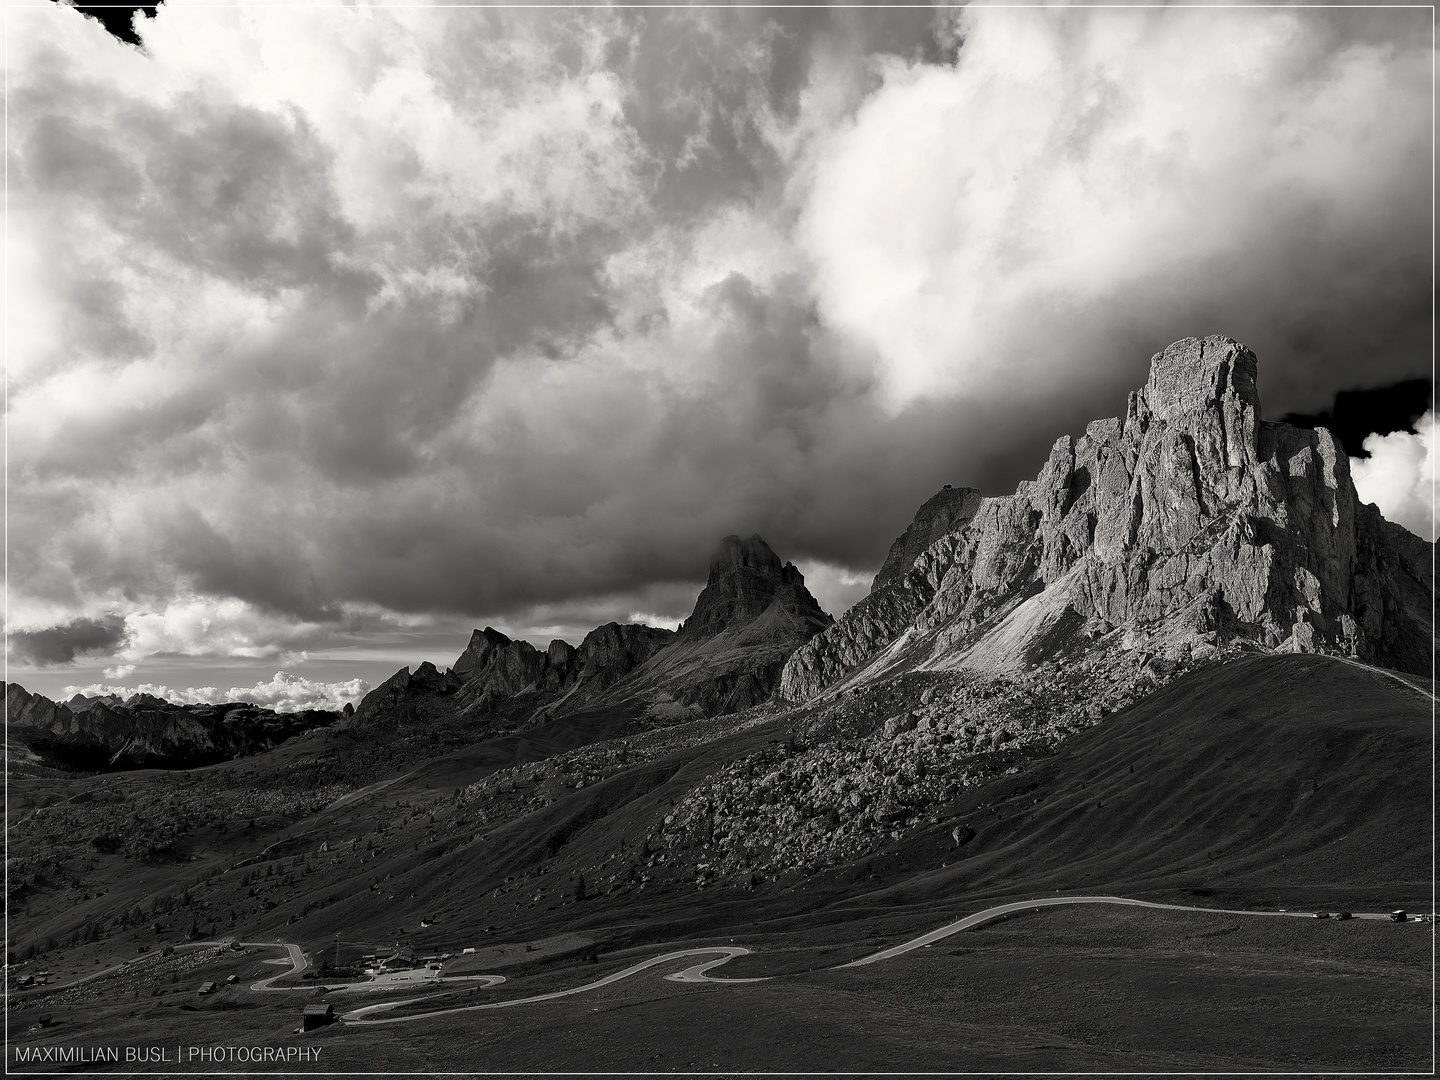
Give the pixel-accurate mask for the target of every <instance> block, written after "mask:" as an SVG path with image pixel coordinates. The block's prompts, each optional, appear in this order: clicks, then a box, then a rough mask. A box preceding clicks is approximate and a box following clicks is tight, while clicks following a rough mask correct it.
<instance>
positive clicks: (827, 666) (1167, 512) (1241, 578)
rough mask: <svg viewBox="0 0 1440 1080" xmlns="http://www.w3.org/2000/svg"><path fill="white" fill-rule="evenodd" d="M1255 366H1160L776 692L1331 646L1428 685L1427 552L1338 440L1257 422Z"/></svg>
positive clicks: (818, 643) (1201, 347) (883, 594)
mask: <svg viewBox="0 0 1440 1080" xmlns="http://www.w3.org/2000/svg"><path fill="white" fill-rule="evenodd" d="M1256 370H1257V361H1256V358H1255V355H1254V353H1253V352H1251V351H1250V350H1249V349H1248V348H1246V347H1245V346H1244V345H1241V344H1240V343H1238V342H1236V341H1235V340H1233V339H1232V338H1227V337H1208V338H1186V339H1184V340H1182V341H1178V342H1176V343H1174V344H1173V345H1171V346H1169V347H1168V348H1166V349H1165V350H1163V351H1162V352H1160V353H1158V354H1156V355H1155V356H1154V357H1153V358H1152V360H1151V368H1150V375H1149V378H1148V380H1147V382H1146V384H1145V386H1144V387H1143V388H1142V389H1140V390H1137V391H1133V392H1132V393H1131V394H1130V395H1129V399H1128V401H1127V405H1126V412H1125V415H1124V416H1123V417H1118V418H1112V419H1108V420H1096V421H1094V422H1093V423H1091V424H1090V425H1089V426H1088V427H1087V429H1086V432H1085V434H1084V435H1083V436H1081V437H1080V438H1079V439H1078V440H1072V439H1071V438H1070V437H1069V436H1062V437H1061V438H1060V439H1059V440H1057V441H1056V443H1055V445H1054V447H1053V448H1052V450H1051V453H1050V457H1049V460H1048V461H1047V462H1046V463H1045V466H1044V467H1043V468H1042V469H1041V471H1040V473H1039V475H1038V476H1037V477H1036V479H1035V480H1033V481H1025V482H1022V483H1021V484H1020V485H1019V487H1018V488H1017V489H1016V492H1015V494H1013V495H1009V496H1004V497H1000V498H987V499H983V500H980V501H979V503H978V505H976V506H975V507H974V508H973V509H970V508H968V507H967V513H968V516H961V517H957V519H956V524H955V525H954V526H953V527H952V528H951V529H950V530H949V531H947V532H945V533H944V534H943V535H941V536H940V537H939V538H938V539H936V540H934V541H933V542H932V543H931V544H930V545H929V546H928V547H927V548H926V549H925V550H924V551H923V552H922V553H921V554H920V555H919V556H918V557H917V558H915V559H914V561H913V562H912V563H911V565H910V566H909V567H908V568H907V569H906V570H905V571H904V572H903V573H899V574H894V573H891V574H889V575H887V574H885V573H884V572H882V574H881V575H878V576H877V578H876V586H875V588H874V589H873V590H872V591H871V593H870V594H869V595H868V596H867V597H866V598H865V599H863V600H862V601H860V603H858V604H856V605H855V606H854V607H853V608H851V610H850V611H849V612H847V613H846V615H845V616H844V617H843V618H842V619H841V620H840V621H839V622H837V623H836V624H835V625H834V626H832V627H830V628H828V629H827V630H826V631H824V632H823V633H822V634H819V635H817V636H816V637H815V638H814V639H812V640H811V641H809V642H807V643H806V644H805V645H803V646H802V647H801V648H799V649H798V650H796V652H795V654H794V655H793V656H792V657H791V658H790V660H789V662H788V663H787V664H786V667H785V670H784V673H783V675H782V678H781V694H782V695H783V696H784V697H785V698H786V699H787V700H789V701H792V702H799V701H806V700H809V699H811V698H814V697H816V696H817V695H819V694H821V693H823V692H826V691H828V690H830V689H831V688H835V687H838V686H841V685H851V684H853V683H855V682H856V681H857V680H859V681H861V682H864V681H869V680H874V679H878V678H881V677H884V676H888V675H893V674H895V673H896V672H899V671H903V670H944V669H965V670H973V671H977V672H986V673H997V672H1003V671H1006V670H1011V671H1014V670H1024V669H1025V668H1027V667H1030V666H1033V665H1034V664H1036V663H1040V662H1042V661H1044V660H1046V659H1051V660H1063V659H1065V658H1067V657H1069V658H1072V659H1073V658H1075V657H1077V656H1079V655H1081V654H1086V653H1094V652H1096V651H1097V650H1107V649H1108V650H1111V651H1124V652H1137V655H1139V656H1141V657H1142V658H1143V657H1148V656H1150V655H1163V656H1164V657H1166V658H1167V659H1168V660H1170V661H1178V662H1189V661H1191V660H1197V661H1198V660H1200V659H1203V658H1205V657H1206V656H1213V655H1215V654H1216V652H1217V651H1218V650H1220V649H1227V648H1230V649H1233V648H1236V647H1251V648H1258V649H1263V650H1273V651H1280V652H1316V651H1324V652H1331V653H1336V654H1340V655H1346V656H1354V657H1356V658H1358V659H1360V660H1362V661H1365V662H1367V663H1372V664H1378V665H1382V666H1388V667H1394V668H1398V669H1400V670H1403V671H1410V672H1416V673H1422V674H1428V673H1430V671H1431V670H1432V665H1433V663H1434V656H1435V639H1434V626H1433V620H1432V617H1431V611H1430V596H1431V592H1432V586H1433V573H1432V570H1431V566H1432V554H1433V545H1432V544H1429V543H1427V542H1425V541H1423V540H1421V539H1419V538H1418V537H1416V536H1414V535H1413V534H1411V533H1409V532H1407V531H1406V530H1405V529H1403V528H1401V527H1400V526H1398V525H1395V524H1392V523H1391V522H1388V521H1386V520H1385V519H1384V518H1382V517H1381V516H1380V513H1379V511H1378V510H1377V509H1376V508H1375V507H1374V506H1370V505H1367V504H1364V503H1361V502H1360V501H1359V499H1358V498H1357V496H1356V494H1355V488H1354V484H1353V483H1352V482H1351V479H1350V472H1349V461H1348V459H1347V457H1346V455H1345V452H1344V449H1343V447H1341V446H1340V445H1339V443H1338V442H1337V440H1336V439H1335V437H1334V436H1333V435H1331V433H1330V432H1329V431H1327V430H1325V429H1323V428H1316V429H1313V430H1306V429H1300V428H1295V427H1291V426H1289V425H1287V424H1277V423H1268V422H1266V421H1264V420H1263V419H1262V418H1261V413H1260V399H1259V394H1258V392H1257V390H1256V382H1255V379H1256ZM942 494H946V493H942ZM937 498H938V496H937ZM952 498H953V497H952ZM934 501H935V500H932V502H934ZM926 505H927V506H930V504H929V503H927V504H926ZM898 543H899V541H897V544H898ZM893 552H894V549H892V554H893Z"/></svg>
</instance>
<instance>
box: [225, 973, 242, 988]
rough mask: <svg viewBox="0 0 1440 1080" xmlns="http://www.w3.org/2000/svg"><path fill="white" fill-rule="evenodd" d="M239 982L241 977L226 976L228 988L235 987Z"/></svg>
mask: <svg viewBox="0 0 1440 1080" xmlns="http://www.w3.org/2000/svg"><path fill="white" fill-rule="evenodd" d="M239 981H240V976H239V975H226V976H225V983H226V985H228V986H234V985H235V984H236V983H237V982H239Z"/></svg>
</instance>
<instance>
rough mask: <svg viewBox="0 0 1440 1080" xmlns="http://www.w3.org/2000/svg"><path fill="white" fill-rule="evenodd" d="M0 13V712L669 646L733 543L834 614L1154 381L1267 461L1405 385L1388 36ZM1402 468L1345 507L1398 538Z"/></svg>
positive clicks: (1226, 20) (1409, 116) (1422, 323)
mask: <svg viewBox="0 0 1440 1080" xmlns="http://www.w3.org/2000/svg"><path fill="white" fill-rule="evenodd" d="M5 17H6V19H7V27H8V63H9V67H8V98H7V108H8V118H9V129H8V144H7V183H8V200H9V201H8V210H9V214H8V225H7V227H8V237H7V241H8V242H7V245H6V274H7V278H6V280H7V287H8V293H7V308H6V334H7V375H8V414H7V429H6V438H7V537H6V554H7V586H8V588H7V597H6V599H7V608H6V630H7V635H8V650H7V665H8V667H7V671H8V674H7V677H8V678H9V679H10V680H13V681H16V682H19V683H21V684H22V685H24V686H26V687H27V688H28V689H31V690H35V691H39V692H42V693H47V694H50V695H52V696H54V695H60V694H66V695H68V693H71V692H74V691H75V690H76V689H84V690H85V692H97V690H98V688H100V687H117V688H121V690H120V692H122V693H123V692H129V691H132V690H136V689H141V688H146V689H148V690H149V691H150V692H158V693H164V694H168V695H170V696H172V697H174V698H175V699H176V700H208V699H211V698H215V697H224V698H245V699H247V700H255V701H260V702H269V703H273V704H276V705H277V706H279V707H283V708H299V707H306V706H312V705H318V706H322V707H323V706H326V705H329V706H331V707H333V706H335V705H338V704H339V703H340V702H342V701H347V700H350V701H353V700H355V699H356V698H357V697H358V696H359V695H360V694H362V693H363V692H364V689H365V688H367V687H369V686H373V685H375V684H377V683H379V682H380V681H383V680H384V679H385V678H387V677H388V676H389V675H390V674H392V673H393V672H394V671H395V670H397V669H398V668H399V667H401V666H404V665H411V666H413V665H415V664H418V663H419V662H420V661H422V660H430V661H432V662H435V663H437V664H439V665H445V664H448V663H451V662H453V661H454V659H455V658H456V657H457V656H458V655H459V653H460V651H461V650H462V649H463V647H464V645H465V642H466V640H467V639H468V636H469V632H470V630H471V628H473V627H479V626H485V625H493V626H495V627H497V628H499V629H501V630H502V631H504V632H506V633H508V634H510V635H512V636H515V637H524V638H527V639H529V640H531V641H532V642H535V643H536V644H538V645H541V646H543V645H544V644H545V643H546V642H547V641H548V640H550V639H551V638H554V637H562V638H566V639H567V640H569V641H571V642H572V643H577V642H578V641H579V640H580V638H581V637H583V635H584V634H585V633H586V632H587V631H588V630H589V629H591V628H593V627H594V626H596V625H599V624H601V623H604V622H608V621H610V620H612V619H613V620H618V621H622V622H624V621H641V622H649V623H652V624H656V625H668V626H674V625H675V624H676V623H677V622H678V621H679V620H681V619H683V618H684V617H685V616H686V615H687V614H688V612H689V610H690V607H691V605H692V604H693V602H694V598H695V595H696V593H697V592H698V590H699V588H700V586H701V585H702V584H703V583H704V578H705V573H706V568H707V564H708V558H709V554H710V552H711V550H712V549H713V548H714V546H715V544H716V543H717V541H718V540H719V539H720V538H721V537H722V536H725V535H727V534H730V533H738V534H741V535H749V534H751V533H757V532H758V533H759V534H760V535H762V536H763V537H765V539H766V540H767V541H769V543H770V544H771V545H772V546H773V547H774V548H775V550H776V551H777V552H778V553H779V554H780V556H781V557H782V558H784V559H787V560H791V561H793V562H795V563H796V564H797V565H798V566H799V567H800V568H801V570H802V571H803V572H804V573H805V575H806V580H807V582H808V583H809V584H810V586H811V588H812V590H813V591H814V592H815V593H816V595H817V597H818V598H819V599H820V601H821V603H822V604H823V605H824V606H825V607H826V608H827V610H829V611H831V612H832V613H834V614H837V615H838V614H840V613H841V612H842V611H843V610H844V609H845V608H846V607H848V606H849V605H850V604H851V603H853V602H854V601H855V600H857V599H859V598H860V597H861V596H862V595H864V593H865V591H866V589H867V587H868V583H869V580H870V578H871V577H872V576H873V574H874V572H875V570H876V568H877V567H878V566H879V564H880V562H881V560H882V559H883V556H884V554H885V551H886V548H887V547H888V545H889V543H890V541H891V540H892V539H893V538H894V537H895V536H896V535H897V534H898V533H899V532H900V531H901V530H902V529H903V528H904V526H905V524H906V523H907V522H908V521H909V519H910V516H911V514H912V513H913V512H914V510H915V508H916V507H917V506H918V505H919V504H920V503H921V502H923V501H924V500H925V499H926V498H927V497H928V496H929V495H931V494H933V493H934V492H935V491H936V490H938V489H939V488H940V487H941V486H942V485H943V484H947V483H950V484H956V485H962V484H963V485H969V486H973V487H977V488H980V489H981V490H982V491H983V492H985V493H986V494H990V495H998V494H1006V493H1008V492H1010V491H1012V490H1013V489H1014V486H1015V484H1016V482H1017V481H1019V480H1021V479H1023V478H1026V477H1031V476H1033V475H1034V474H1035V473H1036V471H1037V470H1038V468H1039V466H1040V464H1041V463H1042V462H1043V459H1044V456H1045V453H1046V450H1047V449H1048V447H1049V446H1050V445H1051V444H1052V443H1053V441H1054V440H1055V438H1056V437H1058V436H1059V435H1061V434H1064V433H1066V432H1070V433H1072V434H1078V433H1079V432H1080V431H1081V430H1083V426H1084V424H1085V423H1086V422H1087V421H1089V420H1091V419H1094V418H1098V417H1103V416H1113V415H1116V414H1117V413H1119V412H1120V411H1121V410H1123V406H1124V395H1125V392H1126V391H1127V390H1129V389H1131V388H1133V387H1136V386H1139V385H1140V384H1141V383H1142V382H1143V381H1144V378H1145V373H1146V370H1147V365H1148V360H1149V357H1150V356H1151V355H1152V354H1153V353H1155V352H1157V351H1159V350H1160V349H1162V348H1163V347H1164V346H1165V345H1167V344H1168V343H1170V342H1172V341H1175V340H1177V339H1179V338H1181V337H1185V336H1187V335H1191V334H1210V333H1224V334H1229V335H1231V336H1233V337H1236V338H1238V339H1239V340H1241V341H1243V342H1245V343H1246V344H1248V345H1250V346H1251V347H1252V348H1253V349H1254V350H1255V351H1256V353H1257V355H1258V356H1259V358H1260V389H1261V394H1262V398H1263V401H1264V406H1265V412H1266V414H1267V415H1270V416H1279V415H1282V414H1285V413H1288V412H1312V413H1313V412H1317V411H1320V410H1322V409H1324V408H1325V407H1327V406H1328V405H1329V403H1330V402H1331V401H1332V400H1333V399H1334V396H1335V394H1336V393H1337V392H1338V391H1340V390H1347V389H1363V388H1368V387H1379V386H1386V385H1389V384H1392V383H1395V382H1397V381H1399V380H1402V379H1406V378H1412V377H1415V376H1425V377H1428V376H1430V374H1431V340H1432V338H1431V330H1432V306H1431V305H1432V288H1431V286H1432V281H1431V250H1430V237H1431V235H1432V228H1431V221H1432V212H1431V205H1432V203H1431V160H1432V156H1431V131H1432V112H1431V109H1432V105H1431V70H1432V52H1431V13H1430V11H1429V9H1428V8H1413V9H1394V8H1389V9H1380V8H1377V9H1373V10H1338V9H1332V10H1318V9H1300V8H1294V9H1260V8H1244V9H1234V8H1231V9H1211V10H1194V9H1185V8H1168V9H1155V8H1149V9H1134V10H1102V9H1090V10H1086V9H1082V8H1074V7H1061V8H1052V9H1033V8H1032V9H1023V8H1007V7H999V6H996V7H987V6H978V5H977V6H971V7H969V8H966V9H960V8H947V7H940V6H937V7H927V8H917V9H898V8H888V9H884V10H874V9H853V8H844V7H839V6H835V7H826V8H811V9H805V10H796V9H780V8H773V9H765V8H748V9H740V8H722V9H696V8H689V9H677V8H645V9H639V8H617V9H609V10H570V11H558V10H538V9H533V8H515V7H508V8H507V7H498V6H490V7H485V6H477V7H471V8H446V9H439V8H422V7H416V6H411V5H401V6H391V7H380V6H374V5H368V4H364V3H350V4H339V3H335V4H330V5H326V4H324V3H315V4H309V5H307V6H305V7H298V6H287V5H283V4H282V5H266V6H263V7H262V6H259V5H254V6H238V7H206V6H204V5H203V4H200V3H190V2H185V0H171V2H169V3H165V4H162V5H160V6H159V8H158V10H157V12H156V15H155V16H154V17H153V18H149V17H146V16H145V15H143V14H142V15H139V16H137V18H136V21H135V25H134V32H135V36H136V37H137V38H138V40H139V42H140V45H139V47H136V46H133V45H130V44H126V43H124V42H122V41H119V40H117V39H116V38H115V37H113V36H111V35H110V34H108V33H107V32H106V31H105V29H104V28H103V27H102V26H101V25H100V23H99V22H98V21H96V20H95V19H93V18H88V17H86V16H85V15H83V14H82V13H80V12H79V11H78V10H75V9H73V8H69V7H64V6H59V5H50V6H40V7H25V6H18V5H15V6H9V7H7V8H6V11H5ZM1401 427H1402V428H1403V427H1404V425H1401ZM1434 432H1435V425H1434V420H1433V415H1432V416H1429V417H1426V418H1424V419H1422V420H1421V422H1420V423H1419V424H1418V425H1417V426H1415V427H1414V428H1411V429H1408V430H1397V431H1394V432H1392V431H1381V432H1376V433H1375V437H1374V445H1373V449H1372V447H1371V444H1370V442H1367V443H1366V449H1367V450H1369V451H1370V456H1369V457H1368V458H1365V459H1362V460H1361V462H1360V465H1359V467H1357V480H1358V481H1359V482H1360V483H1361V492H1362V496H1365V497H1367V498H1370V499H1372V500H1373V501H1376V502H1377V503H1378V504H1379V505H1380V506H1381V508H1382V511H1384V512H1385V513H1387V515H1389V516H1391V517H1392V519H1394V520H1398V521H1401V523H1402V524H1406V525H1407V527H1411V528H1413V529H1415V530H1416V531H1420V532H1425V533H1426V534H1427V535H1429V536H1433V535H1434V515H1433V507H1432V506H1431V503H1430V499H1429V491H1430V486H1431V478H1432V477H1433V469H1432V466H1431V457H1430V454H1431V450H1432V445H1433V441H1434Z"/></svg>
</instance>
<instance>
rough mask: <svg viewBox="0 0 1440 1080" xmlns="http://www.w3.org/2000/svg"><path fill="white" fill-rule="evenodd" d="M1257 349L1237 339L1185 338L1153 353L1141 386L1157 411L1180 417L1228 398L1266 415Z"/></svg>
mask: <svg viewBox="0 0 1440 1080" xmlns="http://www.w3.org/2000/svg"><path fill="white" fill-rule="evenodd" d="M1256 368H1257V362H1256V360H1255V354H1254V353H1253V352H1251V351H1250V350H1249V349H1248V348H1246V347H1245V346H1244V345H1241V344H1240V343H1239V342H1238V341H1236V340H1235V339H1234V338H1228V337H1221V336H1219V335H1212V336H1210V337H1204V338H1196V337H1188V338H1182V339H1181V340H1180V341H1177V342H1175V343H1174V344H1172V345H1168V346H1166V348H1164V349H1163V350H1161V351H1160V352H1158V353H1156V354H1155V355H1154V356H1153V357H1151V358H1150V377H1149V379H1147V380H1146V382H1145V389H1144V390H1143V391H1141V393H1143V394H1144V397H1145V403H1146V405H1147V406H1149V410H1150V412H1151V414H1152V415H1154V416H1155V417H1156V419H1159V420H1174V419H1177V418H1178V417H1181V416H1184V415H1186V414H1189V413H1195V412H1200V411H1203V410H1206V409H1213V408H1215V407H1217V406H1219V405H1220V404H1221V403H1222V402H1223V401H1224V400H1225V399H1226V398H1231V399H1233V400H1234V401H1236V402H1237V403H1239V404H1243V405H1248V406H1250V407H1251V408H1252V409H1254V410H1255V415H1256V418H1257V419H1258V418H1259V415H1260V393H1259V391H1258V390H1257V389H1256V386H1255V373H1256Z"/></svg>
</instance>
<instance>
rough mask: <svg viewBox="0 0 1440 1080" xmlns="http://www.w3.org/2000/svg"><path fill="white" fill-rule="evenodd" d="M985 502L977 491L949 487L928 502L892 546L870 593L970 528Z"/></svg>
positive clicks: (893, 579) (872, 583)
mask: <svg viewBox="0 0 1440 1080" xmlns="http://www.w3.org/2000/svg"><path fill="white" fill-rule="evenodd" d="M983 501H984V500H983V498H982V497H981V495H980V492H979V491H977V490H976V489H975V488H970V487H961V488H957V487H951V486H950V485H949V484H946V485H945V487H944V488H942V489H941V490H940V491H938V492H936V493H935V494H934V495H932V496H930V498H928V499H926V500H925V502H924V504H923V505H922V506H921V507H920V509H919V510H917V511H916V512H915V520H913V521H911V522H910V524H909V526H907V527H906V529H905V531H904V532H903V533H901V534H900V535H899V536H897V537H896V538H895V542H894V543H893V544H891V545H890V551H889V553H888V554H887V555H886V556H885V562H884V564H883V565H882V566H881V567H880V572H879V573H878V574H876V575H875V580H874V581H873V582H871V584H870V591H871V592H872V593H873V592H878V591H879V590H880V589H882V588H884V587H885V586H886V585H889V584H890V583H891V582H893V581H895V580H897V579H898V578H900V577H902V576H903V575H904V573H905V571H907V570H909V569H910V567H912V566H914V565H915V560H916V559H918V558H919V557H920V556H921V555H922V554H924V552H925V549H926V548H928V547H929V546H930V545H931V544H933V543H934V542H935V541H936V540H939V539H940V538H941V537H942V536H944V535H945V534H946V533H949V532H954V531H955V530H956V529H959V528H963V527H964V526H965V525H968V524H969V523H970V519H971V518H973V517H974V516H975V511H977V510H979V509H980V504H981V502H983Z"/></svg>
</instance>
